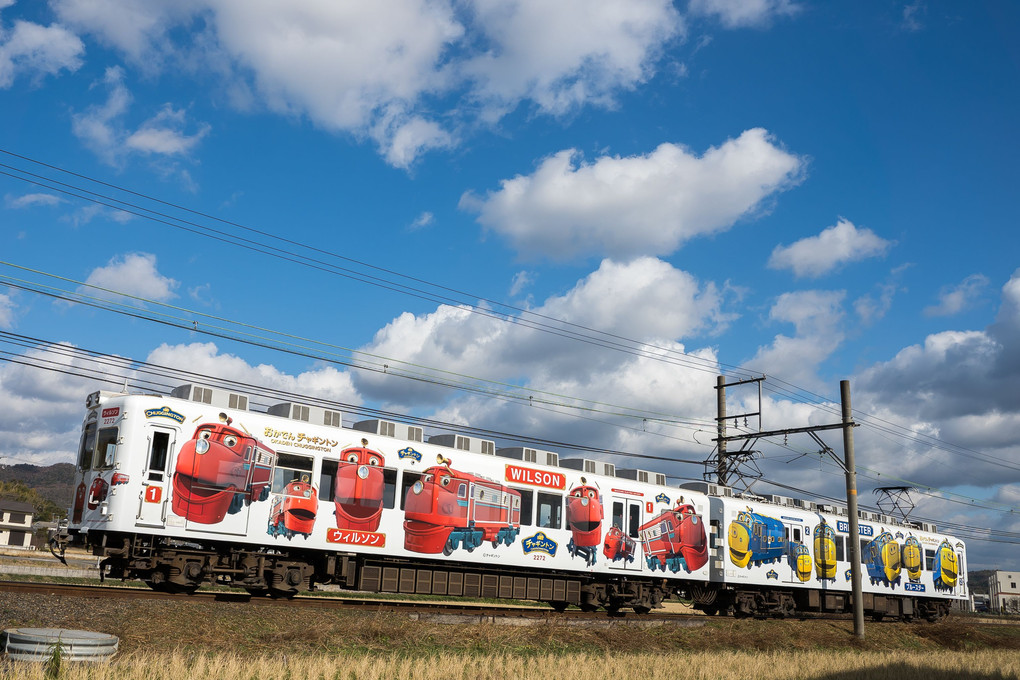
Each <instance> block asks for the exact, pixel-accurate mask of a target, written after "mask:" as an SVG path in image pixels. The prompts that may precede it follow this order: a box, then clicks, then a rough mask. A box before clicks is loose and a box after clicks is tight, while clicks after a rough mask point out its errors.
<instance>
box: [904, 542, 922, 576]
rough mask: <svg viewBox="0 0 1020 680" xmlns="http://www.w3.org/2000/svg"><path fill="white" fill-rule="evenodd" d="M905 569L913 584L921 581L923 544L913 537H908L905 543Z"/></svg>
mask: <svg viewBox="0 0 1020 680" xmlns="http://www.w3.org/2000/svg"><path fill="white" fill-rule="evenodd" d="M902 557H903V568H904V569H906V570H907V577H908V578H910V581H911V582H912V583H917V582H918V581H920V580H921V559H922V555H921V542H920V541H918V540H917V538H915V537H914V536H913V535H910V536H907V540H906V541H904V542H903V550H902Z"/></svg>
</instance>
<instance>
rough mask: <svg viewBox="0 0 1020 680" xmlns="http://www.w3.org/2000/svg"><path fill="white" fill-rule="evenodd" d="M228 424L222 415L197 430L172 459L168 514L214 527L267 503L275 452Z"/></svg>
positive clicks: (227, 418) (228, 421)
mask: <svg viewBox="0 0 1020 680" xmlns="http://www.w3.org/2000/svg"><path fill="white" fill-rule="evenodd" d="M231 422H232V421H231V419H230V418H229V417H228V416H227V415H226V414H224V413H221V414H220V422H219V423H204V424H202V425H199V426H198V427H197V428H196V429H195V434H194V436H193V437H192V438H191V440H190V441H188V442H185V444H184V445H183V446H182V447H181V451H180V453H179V454H178V456H177V467H176V470H175V471H174V475H173V491H174V496H173V511H174V512H175V513H177V514H178V515H180V516H182V517H185V518H187V519H188V520H189V521H192V522H198V523H199V524H216V523H218V522H221V521H223V518H224V517H225V516H226V515H227V513H228V512H229V513H236V512H237V511H238V510H239V509H240V507H241V504H242V503H243V504H248V503H252V502H254V501H256V500H265V499H266V498H268V497H269V485H270V480H271V479H272V475H273V465H274V463H275V461H276V454H275V452H274V451H273V450H272V449H270V448H268V447H266V446H264V445H263V444H261V443H260V442H259V441H258V440H257V439H256V438H254V437H252V436H250V435H248V434H246V433H244V432H242V431H241V430H239V429H237V428H234V427H231V426H230V425H231Z"/></svg>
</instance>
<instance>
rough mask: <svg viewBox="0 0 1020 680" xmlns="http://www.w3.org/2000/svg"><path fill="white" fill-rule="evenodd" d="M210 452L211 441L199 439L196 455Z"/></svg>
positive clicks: (196, 445) (196, 443) (196, 444)
mask: <svg viewBox="0 0 1020 680" xmlns="http://www.w3.org/2000/svg"><path fill="white" fill-rule="evenodd" d="M208 450H209V440H208V439H199V440H198V441H196V442H195V453H205V452H206V451H208Z"/></svg>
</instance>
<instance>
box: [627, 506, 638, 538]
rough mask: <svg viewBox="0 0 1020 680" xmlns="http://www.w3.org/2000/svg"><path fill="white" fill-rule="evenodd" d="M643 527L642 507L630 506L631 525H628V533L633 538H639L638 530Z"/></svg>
mask: <svg viewBox="0 0 1020 680" xmlns="http://www.w3.org/2000/svg"><path fill="white" fill-rule="evenodd" d="M640 526H641V506H640V505H638V504H637V503H634V504H632V505H631V506H630V523H629V524H628V525H627V533H628V534H630V537H631V538H637V537H638V528H639V527H640Z"/></svg>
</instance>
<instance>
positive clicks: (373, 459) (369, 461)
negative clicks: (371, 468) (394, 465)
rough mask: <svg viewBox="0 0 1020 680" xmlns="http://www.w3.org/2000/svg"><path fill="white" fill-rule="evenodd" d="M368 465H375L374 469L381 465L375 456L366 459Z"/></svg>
mask: <svg viewBox="0 0 1020 680" xmlns="http://www.w3.org/2000/svg"><path fill="white" fill-rule="evenodd" d="M368 464H369V465H375V466H376V467H378V466H379V465H382V463H381V462H380V461H379V459H378V458H376V457H375V456H372V457H371V458H369V459H368Z"/></svg>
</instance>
